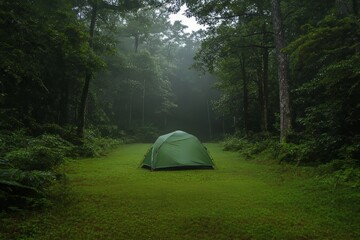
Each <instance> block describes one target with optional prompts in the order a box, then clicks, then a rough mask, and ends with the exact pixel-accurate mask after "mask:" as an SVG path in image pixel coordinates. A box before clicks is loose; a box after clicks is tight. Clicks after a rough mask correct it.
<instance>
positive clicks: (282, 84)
mask: <svg viewBox="0 0 360 240" xmlns="http://www.w3.org/2000/svg"><path fill="white" fill-rule="evenodd" d="M271 4H272V17H273V28H274V36H275V45H276V57H277V61H278V77H279V97H280V142H281V143H284V142H286V137H287V135H288V134H289V132H290V130H291V115H290V97H289V84H288V81H289V79H288V60H287V56H286V54H285V53H284V52H283V49H284V47H285V36H284V26H283V20H282V16H281V9H280V0H272V1H271Z"/></svg>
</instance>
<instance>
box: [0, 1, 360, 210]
mask: <svg viewBox="0 0 360 240" xmlns="http://www.w3.org/2000/svg"><path fill="white" fill-rule="evenodd" d="M183 4H186V5H187V8H188V10H187V15H188V16H194V17H196V19H197V20H198V22H199V23H201V24H203V25H204V29H203V30H200V31H198V32H192V33H187V32H186V31H185V29H186V26H184V25H182V23H181V22H179V21H176V22H174V23H171V22H170V20H169V15H170V14H172V13H175V12H177V11H178V10H179V8H180V7H181V5H183ZM0 26H1V27H0V116H1V117H0V164H1V165H0V201H3V202H6V206H14V203H15V202H17V203H20V205H22V206H24V205H30V206H38V205H42V204H43V198H42V197H43V196H46V194H48V193H47V192H46V191H45V190H47V189H48V186H50V185H51V184H52V183H54V182H57V181H62V180H63V179H64V178H66V177H65V176H64V173H62V172H61V171H59V169H58V166H59V165H61V163H62V162H63V161H64V159H66V158H76V157H84V156H97V155H99V154H103V153H104V152H105V151H106V150H107V149H108V148H109V147H111V146H113V145H116V144H119V143H124V142H152V141H154V140H155V139H156V137H157V136H158V135H159V134H162V133H167V132H170V131H174V130H177V129H181V130H184V131H187V132H189V133H192V134H194V135H196V136H198V137H199V138H200V139H201V140H203V141H220V140H224V139H225V148H226V149H228V150H239V149H245V150H246V151H247V156H248V157H249V158H251V155H254V154H258V153H263V154H265V155H266V156H267V157H268V158H272V159H278V160H279V161H280V162H289V163H295V164H298V165H315V166H316V165H319V164H326V163H327V164H329V163H332V165H331V170H332V171H340V170H341V171H342V170H345V169H347V171H346V176H345V178H346V179H349V178H351V179H359V175H360V174H359V171H358V170H357V169H358V167H359V164H360V122H359V121H360V102H359V96H360V64H359V62H360V21H359V2H358V1H357V0H352V1H350V0H336V1H335V0H331V1H309V0H300V1H299V0H287V1H280V0H272V1H263V0H242V1H239V0H220V1H200V0H199V1H195V0H184V1H180V0H179V1H165V0H164V1H161V0H154V1H140V0H137V1H126V0H125V1H121V0H52V1H47V0H0ZM348 169H351V171H349V170H348ZM39 195H40V196H41V197H40V198H38V197H37V196H39ZM39 199H40V200H39ZM15 205H16V204H15ZM2 206H5V205H2Z"/></svg>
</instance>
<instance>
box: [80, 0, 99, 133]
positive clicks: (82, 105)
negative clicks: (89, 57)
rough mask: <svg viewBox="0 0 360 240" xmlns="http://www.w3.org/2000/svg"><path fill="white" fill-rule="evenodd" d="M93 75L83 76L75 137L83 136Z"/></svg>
mask: <svg viewBox="0 0 360 240" xmlns="http://www.w3.org/2000/svg"><path fill="white" fill-rule="evenodd" d="M97 8H98V6H97V2H96V1H95V2H94V4H93V6H92V12H91V22H90V31H89V33H90V39H89V46H90V48H93V38H94V31H95V25H96V18H97ZM92 77H93V75H92V73H91V72H87V73H86V76H85V82H84V86H83V89H82V93H81V102H80V108H79V116H78V126H77V135H78V136H79V137H83V136H84V127H85V111H86V102H87V97H88V93H89V86H90V80H91V79H92Z"/></svg>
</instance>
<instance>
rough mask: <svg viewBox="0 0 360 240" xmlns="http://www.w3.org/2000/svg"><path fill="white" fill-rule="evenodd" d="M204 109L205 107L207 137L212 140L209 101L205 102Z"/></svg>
mask: <svg viewBox="0 0 360 240" xmlns="http://www.w3.org/2000/svg"><path fill="white" fill-rule="evenodd" d="M206 107H207V119H208V126H209V137H210V140H211V139H212V128H211V119H210V104H209V100H207V101H206Z"/></svg>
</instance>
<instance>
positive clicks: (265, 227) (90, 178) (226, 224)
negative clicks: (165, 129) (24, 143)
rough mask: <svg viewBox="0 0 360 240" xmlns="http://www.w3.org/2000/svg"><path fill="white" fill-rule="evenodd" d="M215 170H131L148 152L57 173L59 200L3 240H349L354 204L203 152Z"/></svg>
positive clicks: (313, 181)
mask: <svg viewBox="0 0 360 240" xmlns="http://www.w3.org/2000/svg"><path fill="white" fill-rule="evenodd" d="M207 147H208V149H209V151H210V153H211V155H212V156H213V158H214V160H215V163H216V170H183V171H158V172H151V171H149V170H146V169H140V168H138V165H139V162H140V160H141V158H142V157H143V155H144V154H145V152H146V150H147V148H149V145H147V144H129V145H123V146H120V147H119V148H118V149H116V150H115V151H113V152H112V153H111V154H109V155H108V156H106V157H102V158H95V159H83V160H74V161H70V162H68V163H67V164H66V171H67V173H68V178H69V179H68V181H69V183H68V188H69V189H67V190H66V189H64V190H66V191H67V194H68V197H66V198H64V199H58V200H57V201H56V202H57V203H56V204H55V205H54V206H52V207H49V208H46V209H45V210H42V211H40V212H35V213H32V214H30V213H26V214H25V213H19V214H14V216H11V217H6V218H3V219H2V222H1V224H2V230H1V232H2V233H0V238H1V237H3V238H4V239H37V240H38V239H39V240H41V239H49V240H50V239H51V240H56V239H109V240H110V239H140V240H141V239H174V240H175V239H224V240H228V239H359V238H360V228H359V226H360V206H359V205H360V204H359V203H360V200H359V199H360V194H359V192H357V191H356V190H354V189H351V188H348V187H346V188H345V187H341V186H332V185H329V184H328V183H326V181H324V179H322V178H318V177H316V175H314V174H310V173H309V172H310V170H309V169H305V168H295V167H287V166H280V165H278V164H265V163H259V162H256V161H254V160H252V161H247V160H244V159H241V158H240V157H239V154H238V153H234V152H224V151H222V150H221V146H220V145H218V144H207Z"/></svg>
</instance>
